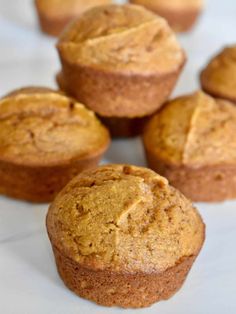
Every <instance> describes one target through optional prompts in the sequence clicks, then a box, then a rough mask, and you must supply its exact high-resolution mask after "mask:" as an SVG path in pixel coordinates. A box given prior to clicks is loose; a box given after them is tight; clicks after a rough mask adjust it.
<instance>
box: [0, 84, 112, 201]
mask: <svg viewBox="0 0 236 314" xmlns="http://www.w3.org/2000/svg"><path fill="white" fill-rule="evenodd" d="M109 141H110V138H109V133H108V131H107V129H106V128H105V127H104V126H103V125H102V124H101V123H100V122H99V121H98V120H97V118H96V117H95V115H94V114H93V113H92V112H91V111H89V110H88V109H86V108H85V107H84V106H83V105H81V104H79V103H77V102H76V101H75V100H73V99H71V98H68V97H66V96H64V95H63V94H60V93H57V92H55V91H53V90H49V89H44V88H24V89H21V90H18V91H15V92H12V93H11V94H8V95H7V96H5V97H4V98H2V99H1V100H0V193H1V194H4V195H7V196H10V197H13V198H19V199H24V200H27V201H33V202H48V201H51V200H52V199H53V198H54V196H55V195H56V194H57V193H58V192H59V191H60V190H61V189H62V188H63V187H64V186H65V185H66V184H67V183H68V182H69V181H70V180H71V179H72V178H73V177H74V176H75V175H76V174H78V172H80V171H82V170H84V169H89V168H92V167H95V166H96V165H97V164H98V162H99V160H100V158H101V157H102V155H103V153H104V152H105V150H106V149H107V147H108V144H109Z"/></svg>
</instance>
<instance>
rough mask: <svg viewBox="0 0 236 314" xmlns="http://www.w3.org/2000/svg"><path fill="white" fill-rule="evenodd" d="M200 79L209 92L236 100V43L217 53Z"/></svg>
mask: <svg viewBox="0 0 236 314" xmlns="http://www.w3.org/2000/svg"><path fill="white" fill-rule="evenodd" d="M200 79H201V84H202V88H203V89H204V90H205V91H206V92H207V93H209V94H212V95H213V96H216V97H221V98H224V99H228V100H231V101H233V102H236V45H234V46H231V47H226V48H225V49H223V50H222V51H221V52H220V53H219V54H218V55H216V56H215V57H214V58H213V59H212V60H211V61H210V62H209V64H208V65H207V66H206V68H205V69H204V70H203V71H202V73H201V77H200Z"/></svg>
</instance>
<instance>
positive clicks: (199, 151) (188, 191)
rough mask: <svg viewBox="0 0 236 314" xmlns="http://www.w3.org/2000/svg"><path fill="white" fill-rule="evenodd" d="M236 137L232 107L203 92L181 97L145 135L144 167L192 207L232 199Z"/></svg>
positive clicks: (156, 118) (235, 191) (235, 182)
mask: <svg viewBox="0 0 236 314" xmlns="http://www.w3.org/2000/svg"><path fill="white" fill-rule="evenodd" d="M177 113H178V114H177ZM235 134H236V108H235V106H234V105H233V104H232V103H230V102H227V101H223V100H219V99H214V98H212V97H210V96H208V95H206V94H204V93H202V92H199V93H196V94H193V95H188V96H185V97H180V98H178V99H175V100H173V101H172V102H169V103H168V104H167V105H166V106H165V107H164V109H163V110H162V111H161V112H160V113H158V114H157V115H155V116H154V117H153V118H152V119H151V120H150V122H149V123H148V125H147V127H146V129H145V132H144V136H143V141H144V147H145V151H146V156H147V161H148V165H149V167H150V168H151V169H153V170H155V171H157V172H158V173H160V174H161V175H163V176H165V177H166V178H168V180H169V181H170V183H171V184H172V185H173V186H175V187H176V188H178V189H179V190H180V191H181V192H182V193H184V195H186V196H187V197H189V198H191V199H192V200H193V201H206V202H213V201H224V200H227V199H233V198H236V153H235V151H236V150H235V148H236V138H235Z"/></svg>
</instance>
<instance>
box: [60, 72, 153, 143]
mask: <svg viewBox="0 0 236 314" xmlns="http://www.w3.org/2000/svg"><path fill="white" fill-rule="evenodd" d="M56 82H57V85H58V87H59V88H60V90H62V91H64V92H65V93H66V94H68V95H70V96H72V97H75V96H74V95H73V92H71V91H70V89H69V87H68V86H67V84H66V82H65V79H64V77H63V74H62V72H60V73H58V74H57V75H56ZM150 117H151V116H145V117H141V118H132V119H131V118H117V117H105V116H101V115H98V118H99V119H100V120H101V121H102V123H103V124H104V125H105V126H106V127H107V128H108V129H109V131H110V134H111V136H112V137H113V138H122V137H134V136H138V135H140V134H141V133H142V132H143V129H144V126H145V124H146V123H147V122H148V120H149V119H150Z"/></svg>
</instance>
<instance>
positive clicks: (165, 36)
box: [58, 5, 185, 75]
mask: <svg viewBox="0 0 236 314" xmlns="http://www.w3.org/2000/svg"><path fill="white" fill-rule="evenodd" d="M58 50H59V53H60V56H61V58H62V59H63V60H64V59H65V60H67V62H69V63H71V64H79V65H80V66H90V67H93V68H96V69H102V70H104V71H105V70H111V71H118V72H125V73H126V74H129V73H130V74H132V73H139V74H140V72H141V73H143V74H144V75H145V74H155V75H156V74H163V73H172V72H173V71H177V70H179V68H180V67H181V66H182V65H183V63H184V61H185V55H184V52H183V50H182V48H181V47H180V45H179V43H178V41H177V39H176V36H175V34H174V33H173V31H172V30H171V29H170V27H169V26H168V24H167V22H166V21H165V20H164V19H163V18H161V17H158V16H157V15H155V14H154V13H151V12H150V11H148V10H146V9H144V8H143V7H141V6H136V5H123V6H119V5H107V6H100V7H96V8H93V9H91V10H89V11H87V12H85V13H84V14H83V15H82V16H81V17H80V18H79V19H77V21H75V22H74V23H72V24H71V26H70V27H69V28H68V29H67V30H66V31H65V32H64V34H62V36H61V38H60V40H59V43H58Z"/></svg>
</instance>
